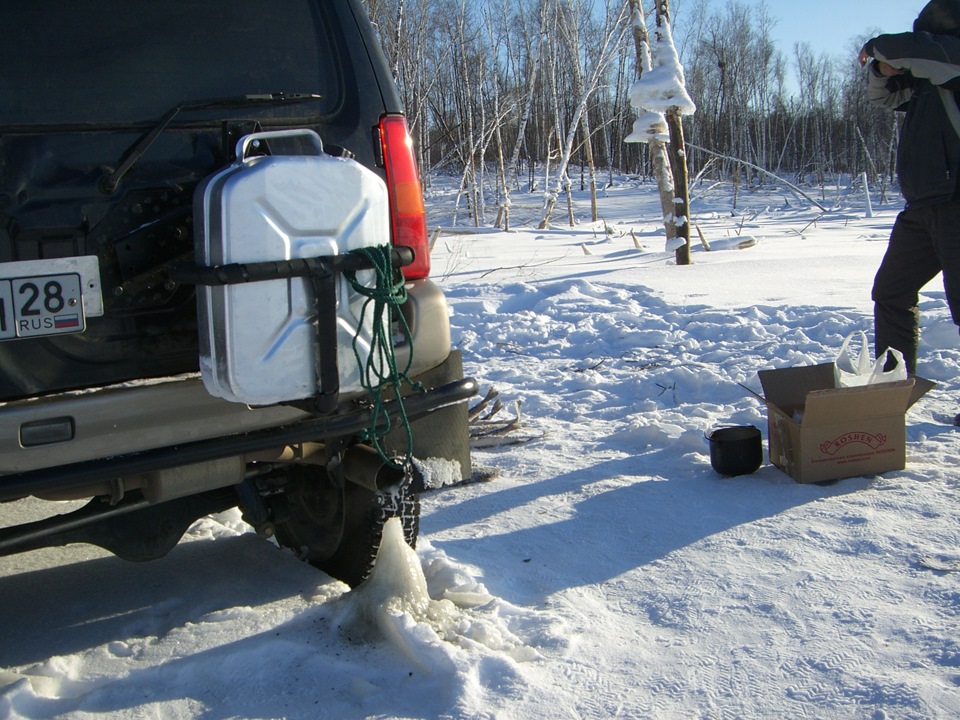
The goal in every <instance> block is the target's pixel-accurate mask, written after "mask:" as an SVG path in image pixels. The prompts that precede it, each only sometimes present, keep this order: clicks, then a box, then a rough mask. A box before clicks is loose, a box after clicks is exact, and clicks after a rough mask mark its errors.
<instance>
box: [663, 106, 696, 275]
mask: <svg viewBox="0 0 960 720" xmlns="http://www.w3.org/2000/svg"><path fill="white" fill-rule="evenodd" d="M667 129H668V130H669V131H670V168H671V169H672V170H673V185H674V191H673V192H674V199H673V220H674V224H675V225H676V228H677V235H676V236H677V237H678V238H680V239H682V240H683V245H681V246H680V247H678V248H677V251H676V257H677V265H689V264H690V189H689V186H688V184H689V181H688V175H687V155H686V146H685V144H684V140H683V122H682V119H681V116H680V112H679V111H678V110H669V111H667Z"/></svg>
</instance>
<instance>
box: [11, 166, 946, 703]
mask: <svg viewBox="0 0 960 720" xmlns="http://www.w3.org/2000/svg"><path fill="white" fill-rule="evenodd" d="M437 187H438V188H441V186H440V185H438V186H437ZM811 192H813V191H811ZM692 195H693V197H694V198H695V199H694V201H693V203H692V220H693V222H695V223H696V224H698V225H699V227H700V229H701V230H702V231H703V233H704V235H705V237H706V238H707V240H708V241H709V243H710V246H711V248H712V249H711V251H710V252H707V251H705V250H704V249H703V248H702V247H701V246H700V244H699V242H697V243H696V247H695V251H694V254H693V259H694V263H693V264H692V265H690V266H687V267H678V266H676V265H675V264H674V263H673V260H672V258H673V255H672V253H665V252H663V238H662V229H661V226H660V222H659V219H658V217H659V213H658V211H657V205H658V201H657V197H656V191H655V188H653V187H651V186H650V185H643V184H641V183H639V182H637V181H633V180H628V179H621V180H619V181H618V182H617V183H616V184H615V186H613V187H611V188H609V189H608V190H607V191H606V192H605V195H604V197H602V198H601V201H600V202H601V213H602V215H603V217H604V219H605V224H604V223H600V224H597V225H593V224H591V223H589V222H588V220H589V218H587V219H583V216H584V215H585V214H586V213H587V212H588V210H587V208H588V207H589V206H588V204H587V203H586V202H585V200H584V198H583V196H582V195H578V197H577V204H576V207H577V214H578V216H579V217H580V218H581V220H580V224H579V225H578V226H577V227H576V228H575V229H574V230H573V231H571V230H570V229H569V228H565V227H562V226H560V225H557V226H556V227H555V228H554V229H552V230H550V231H538V230H535V229H533V228H535V227H536V220H535V219H536V217H537V214H538V212H539V206H540V203H539V200H538V198H537V197H536V196H533V195H529V194H527V195H519V196H515V198H514V205H513V208H512V212H513V223H514V228H515V230H514V232H511V233H509V234H507V233H502V232H493V233H491V232H485V233H482V234H475V233H471V234H448V233H445V234H443V235H441V236H440V238H439V239H438V241H437V243H436V246H435V250H434V257H433V267H434V271H433V277H434V279H436V280H437V281H439V282H440V283H441V284H442V285H443V286H444V288H445V289H446V291H447V293H448V296H449V299H450V303H451V306H452V312H453V326H454V341H455V343H456V345H457V346H458V347H459V348H460V349H461V350H462V351H463V354H464V359H465V364H466V368H467V371H468V373H470V374H472V375H474V376H475V377H477V378H478V380H479V381H480V384H481V388H482V392H486V391H487V390H488V389H489V388H495V389H496V390H497V391H498V392H499V397H500V399H501V400H502V401H503V402H504V409H503V410H502V411H501V412H500V415H499V416H500V417H504V418H507V417H511V416H512V415H513V414H515V412H517V409H518V406H519V412H520V413H521V417H522V421H523V426H524V427H523V429H522V430H521V431H519V432H518V433H517V434H516V437H518V438H529V437H534V436H540V437H537V439H533V440H530V441H529V442H526V443H523V444H518V445H503V446H500V447H493V448H487V449H483V450H477V451H476V453H475V455H474V462H475V463H476V464H477V465H479V466H483V467H487V468H494V469H495V470H496V471H498V473H499V474H498V476H497V477H496V479H494V480H491V481H489V482H483V483H475V484H470V485H464V486H460V487H455V488H444V489H441V490H437V491H433V492H430V493H428V494H426V495H424V497H423V519H422V526H421V527H422V529H421V536H420V543H419V549H418V551H417V556H416V557H415V558H411V557H410V556H409V554H406V553H404V552H403V551H402V548H400V547H397V546H396V543H388V546H389V549H390V550H391V553H392V554H391V556H390V560H388V561H385V562H384V564H383V567H384V568H385V569H387V570H390V569H391V568H393V569H394V571H396V570H397V569H398V568H399V572H395V573H394V574H395V575H403V574H404V573H403V572H402V571H403V569H404V568H409V566H410V563H411V562H412V563H413V566H414V567H416V566H417V565H419V567H420V568H422V570H423V573H424V578H423V579H425V581H426V583H427V587H428V590H429V594H430V596H431V598H432V599H431V600H429V601H428V600H427V599H426V598H424V597H423V596H421V595H418V594H417V592H416V589H412V590H410V598H412V599H413V600H414V602H408V603H407V604H406V605H402V608H403V609H402V610H401V609H400V608H401V606H400V605H398V604H397V601H396V599H393V600H391V598H389V597H385V596H383V595H382V594H381V595H378V594H377V589H376V588H374V589H373V590H371V591H369V592H360V593H348V592H347V591H346V587H345V586H344V585H342V584H340V583H337V582H334V581H332V580H330V579H329V578H328V577H326V576H324V575H323V574H321V573H319V572H318V571H316V570H313V569H312V568H310V567H308V566H306V565H304V564H301V563H300V562H298V561H297V560H296V559H295V558H294V557H293V556H292V555H290V554H288V553H285V552H283V551H280V550H277V549H276V548H275V547H274V546H272V545H270V544H268V543H266V542H264V541H262V540H260V539H258V538H257V537H256V536H255V535H253V534H252V533H249V532H246V530H245V528H244V526H243V524H242V523H241V522H240V521H239V519H238V517H237V515H236V514H234V513H227V514H224V515H221V516H218V517H214V518H208V519H204V520H202V521H200V522H198V523H197V524H196V525H195V526H194V527H193V528H192V529H191V530H190V531H189V533H188V535H187V537H186V538H185V539H184V541H183V542H181V544H180V545H179V546H178V547H177V548H176V549H175V550H174V551H173V552H172V553H171V554H170V555H169V556H168V557H166V558H164V559H163V560H160V561H157V562H154V563H150V564H147V565H133V564H129V563H125V562H123V561H120V560H117V559H114V558H112V557H110V556H108V555H106V554H105V553H103V552H102V551H100V550H98V549H96V548H92V547H87V546H76V547H70V548H67V549H60V550H43V551H37V552H33V553H28V554H25V555H19V556H14V557H9V558H2V559H0V716H3V717H27V718H50V717H69V718H84V717H91V716H98V717H109V718H147V717H157V718H195V717H196V718H277V717H284V718H337V719H338V720H342V719H344V718H471V719H472V718H476V719H481V718H482V719H488V718H499V719H507V718H517V719H527V718H544V719H546V718H550V719H551V720H555V719H561V718H597V719H599V718H614V717H624V718H678V719H680V718H683V719H688V718H694V717H700V718H772V717H777V718H877V719H879V718H897V719H898V720H900V719H905V718H951V717H960V635H958V627H960V572H958V573H950V572H938V571H933V570H930V569H926V568H924V567H922V566H921V565H920V564H919V562H918V560H919V559H920V558H921V557H924V556H935V557H939V558H942V559H947V560H950V559H956V558H958V557H960V478H958V462H960V430H958V429H957V428H955V427H953V426H951V425H949V424H948V421H949V419H951V418H952V417H953V415H954V414H955V413H957V412H958V411H960V403H958V397H960V395H958V384H960V377H958V363H960V339H958V335H957V331H956V328H955V327H954V326H953V324H952V323H951V321H950V318H949V313H948V311H947V308H946V304H945V302H944V297H943V290H942V287H941V286H940V284H939V282H940V281H939V279H937V280H935V281H934V282H933V283H931V285H930V286H928V287H927V288H926V289H925V291H924V293H923V297H922V309H923V324H924V325H923V335H922V348H921V358H920V363H919V368H918V371H919V373H920V374H921V375H923V376H925V377H927V378H929V379H931V380H934V381H936V382H937V383H938V385H937V387H936V388H935V389H934V390H933V391H931V392H930V393H929V394H928V395H927V396H925V397H924V398H923V399H922V400H921V401H920V402H919V403H918V404H917V405H916V406H914V407H913V408H912V409H911V410H910V411H909V413H908V415H907V436H908V450H907V455H908V457H907V469H906V470H903V471H900V472H890V473H886V474H884V475H882V476H875V477H858V478H850V479H846V480H841V481H839V482H836V483H833V484H829V485H824V486H818V485H800V484H797V483H795V482H794V481H793V480H791V479H790V478H789V477H787V476H786V475H785V474H783V473H782V472H781V471H780V470H778V469H776V468H775V467H773V466H772V465H770V464H769V463H766V462H765V464H764V465H763V467H761V469H760V470H759V471H758V472H756V473H755V474H753V475H748V476H741V477H736V478H724V477H721V476H719V475H717V474H716V473H715V472H714V471H713V470H712V468H711V467H710V461H709V448H708V444H707V441H706V440H705V433H706V432H708V431H709V430H710V429H711V428H713V427H716V426H718V425H722V424H738V425H739V424H754V425H756V426H758V427H760V428H761V429H762V430H763V434H764V438H765V439H766V411H765V409H764V407H763V406H762V405H761V403H760V402H759V401H758V400H757V399H756V398H754V397H753V396H751V395H750V394H749V393H747V392H746V391H745V390H744V389H743V388H742V387H740V385H739V384H741V383H742V384H743V385H746V386H748V387H752V388H756V389H759V385H758V383H757V377H756V373H757V371H758V370H761V369H764V368H771V367H785V366H791V365H798V364H804V363H817V362H824V361H830V360H832V359H833V358H834V356H835V354H836V352H837V350H838V348H839V346H840V343H841V341H842V340H843V338H844V337H845V336H846V335H847V334H848V333H850V332H852V331H855V330H864V331H866V332H867V334H868V335H871V336H872V319H871V305H870V301H869V293H870V285H871V282H872V277H873V273H874V271H875V269H876V267H877V265H878V263H879V261H880V257H881V255H882V253H883V251H884V248H885V245H886V238H887V235H888V232H889V229H890V226H891V224H892V222H893V218H894V216H895V212H896V209H897V207H898V204H897V203H896V202H892V203H888V204H886V205H880V204H879V201H878V199H877V198H874V204H873V206H874V211H875V216H874V217H872V218H867V217H865V214H866V213H865V204H864V201H863V197H862V195H857V194H855V193H849V192H848V191H847V190H845V189H843V190H840V191H831V192H830V193H827V194H826V195H825V196H820V195H819V194H818V196H817V197H818V199H819V200H820V201H821V202H822V203H823V204H825V205H826V206H828V207H831V208H832V209H831V210H830V212H828V213H825V214H824V213H822V212H821V211H820V210H819V209H817V208H815V207H813V206H811V205H810V204H809V203H807V202H806V201H803V200H801V199H798V198H797V197H796V196H795V195H794V194H792V193H790V192H789V191H787V190H785V189H782V188H780V187H775V186H767V187H766V188H765V189H763V190H761V191H757V192H753V193H750V194H744V193H741V195H740V198H739V203H738V204H739V207H738V209H737V210H736V212H732V195H731V192H730V188H729V187H728V186H725V185H704V186H696V187H694V188H693V189H692ZM429 204H430V209H429V212H430V213H431V221H432V223H433V224H434V225H442V226H449V225H450V224H451V222H452V221H451V209H452V206H453V202H452V197H451V195H450V194H449V193H446V192H441V189H436V190H434V191H433V194H432V196H431V198H430V203H429ZM558 209H559V206H558ZM555 220H556V221H558V222H559V221H560V219H559V218H557V217H555ZM461 222H462V219H461ZM631 231H632V234H631ZM634 238H636V240H637V242H638V243H639V244H641V245H642V248H638V247H636V243H635V242H634ZM509 437H510V436H507V438H505V439H508V438H509ZM3 511H4V509H3V508H0V512H3ZM407 575H409V573H407ZM408 579H409V578H408ZM423 579H421V581H422V580H423ZM444 598H445V599H444ZM384 607H393V611H392V612H391V611H389V610H385V609H384ZM378 608H379V609H378Z"/></svg>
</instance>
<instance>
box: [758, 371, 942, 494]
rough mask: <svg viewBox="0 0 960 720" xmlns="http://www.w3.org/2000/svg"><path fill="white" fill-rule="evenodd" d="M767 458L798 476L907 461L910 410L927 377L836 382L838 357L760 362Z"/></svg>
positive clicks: (823, 476)
mask: <svg viewBox="0 0 960 720" xmlns="http://www.w3.org/2000/svg"><path fill="white" fill-rule="evenodd" d="M758 375H759V377H760V384H761V385H762V386H763V396H759V397H760V399H761V400H763V401H764V403H766V406H767V416H768V417H767V439H768V442H769V453H770V462H771V463H773V464H774V465H776V466H777V467H778V468H780V469H781V470H783V471H784V472H785V473H787V474H788V475H790V477H792V478H793V479H794V480H796V481H797V482H801V483H815V482H823V481H826V480H836V479H838V478H845V477H853V476H856V475H876V474H879V473H883V472H887V471H889V470H902V469H903V468H904V467H906V455H907V453H906V419H905V416H906V412H907V409H908V408H909V407H910V406H911V405H913V403H915V402H916V401H917V400H919V399H920V398H921V397H922V396H923V395H924V394H925V393H926V392H927V391H928V390H930V388H932V387H933V386H934V383H932V382H930V381H929V380H924V379H923V378H916V377H915V378H909V379H907V380H899V381H897V382H888V383H879V384H876V385H866V386H863V387H852V388H838V387H836V373H835V371H834V365H833V363H827V364H823V365H810V366H805V367H793V368H783V369H779V370H761V371H760V372H759V373H758Z"/></svg>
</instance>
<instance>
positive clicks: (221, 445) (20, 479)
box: [0, 378, 477, 502]
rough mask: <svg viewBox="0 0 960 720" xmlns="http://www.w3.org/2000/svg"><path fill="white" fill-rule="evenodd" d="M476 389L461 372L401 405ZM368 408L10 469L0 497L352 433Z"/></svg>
mask: <svg viewBox="0 0 960 720" xmlns="http://www.w3.org/2000/svg"><path fill="white" fill-rule="evenodd" d="M476 392H477V383H476V381H475V380H473V379H472V378H464V379H462V380H458V381H455V382H452V383H448V384H447V385H443V386H441V387H437V388H434V389H432V390H428V391H426V392H425V393H423V394H418V395H414V396H410V397H408V398H406V399H405V400H404V405H403V410H404V412H405V414H406V416H407V418H408V419H410V420H416V419H417V418H419V417H422V416H424V415H426V414H428V413H430V412H432V411H434V410H437V409H440V408H443V407H447V406H449V405H452V404H455V403H458V402H462V401H464V400H467V399H468V398H470V397H472V396H473V395H475V394H476ZM384 409H385V411H386V413H387V415H389V416H390V417H391V418H392V419H396V418H398V417H400V413H401V411H400V407H399V405H398V403H397V402H396V401H393V402H389V403H387V405H386V407H385V408H384ZM374 413H375V411H374V410H373V409H362V410H357V411H355V412H352V413H349V414H346V415H334V416H332V417H329V418H311V419H307V420H301V421H299V422H294V423H290V424H286V425H280V426H278V427H270V428H265V429H262V430H257V431H251V432H245V433H240V434H235V435H229V436H225V437H214V438H210V439H207V440H198V441H195V442H188V443H181V444H177V445H171V446H167V447H158V448H154V449H151V450H144V451H142V452H133V453H126V454H120V455H113V456H110V457H104V458H99V459H95V460H88V461H83V462H77V463H72V464H67V465H58V466H56V467H49V468H42V469H37V470H31V471H26V472H19V473H14V474H11V475H6V476H4V477H2V478H0V502H3V501H7V500H16V499H19V498H22V497H26V496H27V495H43V494H49V493H53V492H60V491H67V490H70V489H73V488H81V487H86V486H89V485H91V484H92V483H96V482H99V481H103V480H104V479H107V478H114V477H126V476H133V475H144V474H146V473H150V472H156V471H159V470H165V469H168V468H172V467H179V466H182V465H195V464H199V463H203V462H209V461H213V460H219V459H222V458H229V457H235V456H238V455H244V454H251V453H257V452H261V451H265V450H270V449H272V448H276V447H282V446H284V445H292V444H297V443H302V442H313V441H322V440H324V439H329V438H334V437H342V436H349V435H355V434H357V433H359V432H360V431H361V430H364V429H366V428H369V427H370V426H371V423H372V422H373V419H374ZM378 417H382V416H378Z"/></svg>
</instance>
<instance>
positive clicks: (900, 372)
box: [836, 330, 907, 387]
mask: <svg viewBox="0 0 960 720" xmlns="http://www.w3.org/2000/svg"><path fill="white" fill-rule="evenodd" d="M854 335H859V336H860V351H859V352H857V353H854V352H853V348H851V347H850V341H851V340H852V339H853V337H854ZM889 355H893V357H894V358H896V360H897V364H896V365H895V366H894V368H893V369H892V370H884V367H886V364H887V357H888V356H889ZM836 373H837V387H859V386H861V385H874V384H876V383H885V382H894V381H895V380H906V379H907V365H906V363H905V362H904V361H903V353H901V352H900V351H899V350H896V349H894V348H888V349H887V350H885V351H884V352H883V354H882V355H881V356H880V357H878V358H877V359H876V360H873V359H872V358H871V356H870V345H869V344H868V343H867V335H866V333H864V332H863V330H857V331H855V332H852V333H850V334H849V335H847V337H845V338H844V339H843V344H842V345H841V346H840V352H839V353H837V361H836Z"/></svg>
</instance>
